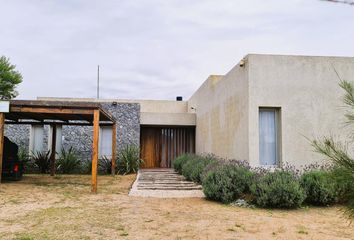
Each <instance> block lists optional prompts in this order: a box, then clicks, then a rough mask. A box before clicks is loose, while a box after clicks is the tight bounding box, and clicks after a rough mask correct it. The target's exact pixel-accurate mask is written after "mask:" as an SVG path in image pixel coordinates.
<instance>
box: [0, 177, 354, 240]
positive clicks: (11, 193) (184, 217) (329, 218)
mask: <svg viewBox="0 0 354 240" xmlns="http://www.w3.org/2000/svg"><path fill="white" fill-rule="evenodd" d="M134 178H135V176H134V175H130V176H116V177H115V178H112V177H111V176H99V193H98V194H96V195H95V194H90V193H89V189H90V185H89V184H90V176H76V175H64V176H58V177H54V178H51V177H49V176H40V175H27V176H25V178H24V180H23V181H21V182H11V183H5V184H2V185H1V187H0V239H23V240H25V239H262V240H265V239H287V240H290V239H321V240H325V239H354V228H353V226H349V222H347V221H346V219H345V218H344V217H343V215H342V213H341V212H340V210H339V208H337V207H331V208H305V209H300V210H296V211H279V210H272V211H270V210H261V209H244V208H238V207H231V206H226V205H222V204H218V203H214V202H209V201H206V200H204V199H154V198H139V197H129V196H128V195H127V193H128V191H129V188H130V185H131V184H132V182H133V180H134Z"/></svg>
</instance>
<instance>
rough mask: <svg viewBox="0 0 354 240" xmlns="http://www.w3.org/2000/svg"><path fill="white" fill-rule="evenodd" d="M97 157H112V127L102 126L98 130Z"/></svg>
mask: <svg viewBox="0 0 354 240" xmlns="http://www.w3.org/2000/svg"><path fill="white" fill-rule="evenodd" d="M98 139H99V156H100V158H102V157H103V156H106V157H108V158H111V157H112V127H111V126H104V127H101V128H100V137H99V138H98Z"/></svg>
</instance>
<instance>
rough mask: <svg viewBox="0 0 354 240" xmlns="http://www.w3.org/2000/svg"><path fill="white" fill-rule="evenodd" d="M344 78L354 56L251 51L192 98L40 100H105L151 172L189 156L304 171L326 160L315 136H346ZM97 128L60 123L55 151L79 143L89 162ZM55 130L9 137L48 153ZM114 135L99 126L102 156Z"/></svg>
mask: <svg viewBox="0 0 354 240" xmlns="http://www.w3.org/2000/svg"><path fill="white" fill-rule="evenodd" d="M338 75H339V76H338ZM339 77H340V78H342V79H345V80H349V81H354V58H350V57H312V56H281V55H259V54H250V55H247V56H246V57H245V58H244V59H242V60H241V61H240V62H239V63H238V64H237V65H236V66H235V67H234V68H233V69H231V70H230V71H229V72H228V73H227V74H225V75H211V76H210V77H209V78H208V79H207V80H206V81H205V82H204V83H203V84H202V85H201V87H200V88H199V89H198V90H197V91H196V92H195V93H194V94H193V95H192V96H191V98H190V99H188V100H187V101H181V99H178V101H160V100H119V99H107V100H105V99H70V98H46V97H41V98H38V100H41V101H59V100H60V101H69V102H95V103H97V102H98V103H100V104H101V105H102V106H103V108H105V109H106V110H108V111H109V112H110V113H111V114H112V116H114V118H115V119H116V121H117V148H118V152H119V151H121V150H122V149H123V147H124V146H125V145H128V144H136V145H139V146H140V150H141V156H142V158H143V159H144V161H145V164H144V167H147V168H152V167H171V163H172V161H173V159H174V158H175V157H176V156H178V155H180V154H182V153H185V152H196V153H213V154H215V155H217V156H220V157H223V158H229V159H238V160H246V161H248V162H249V163H250V165H251V166H254V167H258V166H266V167H272V166H279V165H282V164H285V163H288V164H290V165H294V166H296V167H301V166H304V165H309V164H313V163H323V159H322V156H320V155H319V154H316V153H314V151H313V149H312V147H311V144H310V140H311V139H313V138H315V137H319V136H323V135H329V134H332V135H333V134H335V135H338V136H341V135H342V136H343V134H341V133H346V132H347V129H346V126H345V125H344V124H343V123H344V118H343V115H344V114H343V113H344V112H345V109H343V107H342V106H343V104H342V101H341V97H342V95H343V91H342V90H341V88H340V87H339V86H338V83H339V82H340V79H339ZM91 131H92V127H90V126H62V127H61V126H58V127H57V134H56V137H57V140H56V144H57V146H56V149H60V148H61V147H67V146H74V147H75V148H77V149H78V150H79V152H80V153H81V155H82V158H84V159H87V160H89V159H90V156H91V141H92V140H91V136H92V133H91ZM51 132H52V130H51V128H50V127H49V126H45V125H44V126H43V125H32V126H13V125H8V126H7V127H6V130H5V135H7V136H9V137H10V138H11V139H12V140H13V141H15V142H17V143H20V144H21V145H22V146H28V148H29V151H38V150H44V149H48V146H50V139H52V138H51ZM344 135H345V134H344ZM111 136H112V128H111V127H104V126H101V128H100V137H99V155H100V156H108V157H109V156H110V155H111V154H112V153H111V151H112V149H111V144H112V142H111V141H112V137H111ZM48 139H49V140H48Z"/></svg>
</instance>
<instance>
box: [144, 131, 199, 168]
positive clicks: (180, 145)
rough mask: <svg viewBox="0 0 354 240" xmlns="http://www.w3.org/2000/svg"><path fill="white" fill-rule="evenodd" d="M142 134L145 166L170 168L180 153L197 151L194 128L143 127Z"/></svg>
mask: <svg viewBox="0 0 354 240" xmlns="http://www.w3.org/2000/svg"><path fill="white" fill-rule="evenodd" d="M140 134H141V137H140V157H141V159H143V160H144V164H143V165H142V167H143V168H158V167H163V168H170V167H172V162H173V160H174V159H175V158H176V157H178V156H179V155H181V154H184V153H194V152H195V129H194V128H188V127H184V128H183V127H182V128H178V127H142V128H141V133H140Z"/></svg>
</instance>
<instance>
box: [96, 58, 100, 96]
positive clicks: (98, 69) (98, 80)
mask: <svg viewBox="0 0 354 240" xmlns="http://www.w3.org/2000/svg"><path fill="white" fill-rule="evenodd" d="M97 99H100V65H97Z"/></svg>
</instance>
